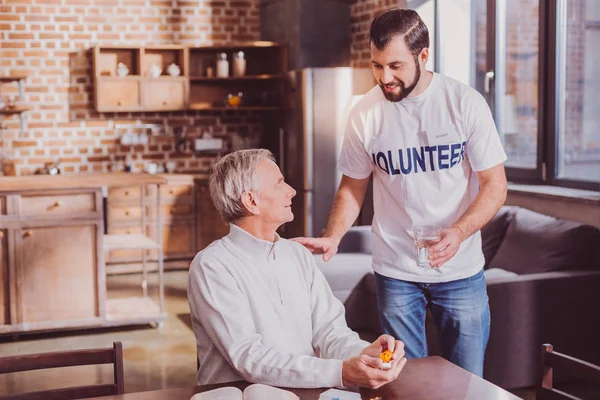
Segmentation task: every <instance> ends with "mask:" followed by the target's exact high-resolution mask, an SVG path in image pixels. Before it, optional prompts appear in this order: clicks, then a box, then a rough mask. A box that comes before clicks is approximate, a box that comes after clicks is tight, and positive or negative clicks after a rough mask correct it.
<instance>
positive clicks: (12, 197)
mask: <svg viewBox="0 0 600 400" xmlns="http://www.w3.org/2000/svg"><path fill="white" fill-rule="evenodd" d="M164 183H166V179H164V178H161V177H158V176H151V175H147V174H120V175H118V174H89V175H80V176H72V177H65V176H57V177H51V176H28V177H18V178H15V177H11V178H2V177H0V334H17V333H24V332H39V331H53V330H64V329H79V328H94V327H108V326H121V325H131V324H142V323H158V324H160V323H161V322H162V321H163V320H164V319H165V318H166V313H165V312H164V308H163V289H162V268H161V263H160V262H158V263H157V264H158V265H159V267H158V275H159V279H158V282H159V283H158V285H159V290H158V300H157V301H155V299H152V297H151V296H148V295H147V291H146V289H145V285H146V280H145V279H146V275H145V274H144V276H143V281H142V287H143V288H144V294H143V296H141V297H130V298H109V296H107V289H106V270H105V260H104V254H105V253H106V252H108V250H107V249H108V248H121V247H124V248H127V247H130V248H142V247H143V248H154V249H160V248H161V247H160V246H159V244H158V243H156V242H153V241H152V240H151V239H150V238H145V237H143V236H141V235H132V237H131V240H124V239H125V238H123V237H115V236H113V235H105V234H104V212H103V208H104V207H103V195H104V194H105V193H106V192H107V191H108V192H110V191H112V192H115V191H117V192H118V190H120V189H119V188H121V187H122V186H127V187H130V186H135V185H137V186H138V188H139V187H143V188H144V189H139V190H143V191H150V192H151V191H152V190H151V189H148V188H149V187H154V188H156V187H158V188H159V190H161V192H162V190H163V189H162V187H161V186H160V185H162V184H164ZM167 190H168V189H167ZM154 193H155V194H157V193H156V189H154ZM166 194H167V195H168V194H169V193H168V191H167V192H166ZM155 197H157V196H155ZM155 204H160V202H158V201H157V202H156V203H155ZM154 209H155V210H156V206H155V207H154ZM162 209H163V206H161V210H162ZM166 209H170V208H169V207H168V206H166ZM163 212H164V211H163ZM157 219H158V218H155V220H154V221H155V225H156V220H157ZM161 219H162V215H161ZM114 251H117V250H114ZM154 251H155V252H156V255H158V256H159V257H155V258H157V259H158V260H160V259H161V258H160V252H159V250H154Z"/></svg>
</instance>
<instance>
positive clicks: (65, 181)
mask: <svg viewBox="0 0 600 400" xmlns="http://www.w3.org/2000/svg"><path fill="white" fill-rule="evenodd" d="M166 182H167V179H166V178H165V177H164V176H162V174H159V175H150V174H146V173H125V172H121V173H93V174H77V175H27V176H5V177H0V192H16V191H19V192H22V191H29V190H48V189H70V188H98V187H103V186H109V187H124V186H141V185H156V184H161V185H162V184H165V183H166Z"/></svg>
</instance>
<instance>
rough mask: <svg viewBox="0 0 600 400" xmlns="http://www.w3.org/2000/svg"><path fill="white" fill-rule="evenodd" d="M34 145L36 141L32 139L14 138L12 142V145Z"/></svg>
mask: <svg viewBox="0 0 600 400" xmlns="http://www.w3.org/2000/svg"><path fill="white" fill-rule="evenodd" d="M36 145H37V142H35V141H32V140H15V141H13V142H12V146H13V147H33V146H36Z"/></svg>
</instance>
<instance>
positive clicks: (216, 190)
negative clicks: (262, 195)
mask: <svg viewBox="0 0 600 400" xmlns="http://www.w3.org/2000/svg"><path fill="white" fill-rule="evenodd" d="M261 160H270V161H273V162H275V157H274V156H273V153H271V152H270V151H269V150H266V149H250V150H238V151H235V152H233V153H229V154H227V155H226V156H225V157H223V158H222V159H221V160H219V162H217V163H216V164H215V165H214V166H213V172H212V174H211V175H210V181H209V188H210V197H211V198H212V201H213V203H214V205H215V207H216V208H217V211H218V212H219V214H220V215H221V218H223V220H224V221H225V222H234V221H236V220H238V219H240V218H242V217H244V216H246V215H247V210H246V208H245V207H244V204H243V203H242V194H243V193H244V192H248V191H257V190H258V181H259V177H258V176H257V174H256V166H257V165H258V163H259V161H261Z"/></svg>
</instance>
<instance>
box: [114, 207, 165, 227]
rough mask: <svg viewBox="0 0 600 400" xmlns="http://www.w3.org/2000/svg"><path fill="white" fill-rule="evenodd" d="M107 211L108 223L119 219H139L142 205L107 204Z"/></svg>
mask: <svg viewBox="0 0 600 400" xmlns="http://www.w3.org/2000/svg"><path fill="white" fill-rule="evenodd" d="M155 209H156V208H155ZM107 212H108V220H109V222H110V223H114V222H119V221H141V218H142V207H140V206H135V205H124V206H120V205H118V206H115V205H109V206H108V210H107ZM146 216H148V210H146Z"/></svg>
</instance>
